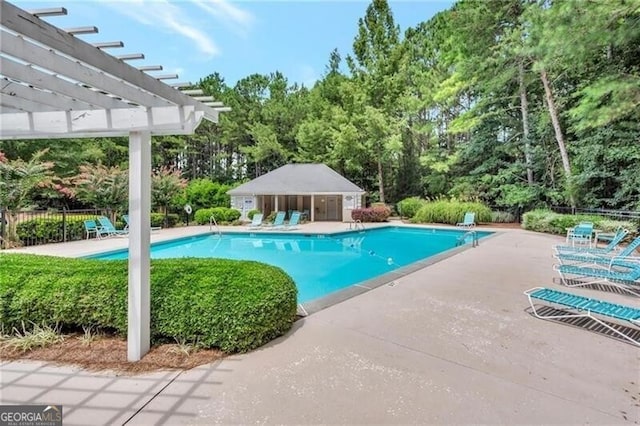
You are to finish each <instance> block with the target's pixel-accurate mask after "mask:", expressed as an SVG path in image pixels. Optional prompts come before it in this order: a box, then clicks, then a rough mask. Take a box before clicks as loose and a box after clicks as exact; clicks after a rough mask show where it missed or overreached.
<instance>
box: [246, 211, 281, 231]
mask: <svg viewBox="0 0 640 426" xmlns="http://www.w3.org/2000/svg"><path fill="white" fill-rule="evenodd" d="M286 215H287V212H278V213H277V214H276V217H275V218H274V219H273V223H268V224H264V225H262V226H265V227H269V228H281V227H283V226H284V218H285V216H286ZM254 217H255V216H254Z"/></svg>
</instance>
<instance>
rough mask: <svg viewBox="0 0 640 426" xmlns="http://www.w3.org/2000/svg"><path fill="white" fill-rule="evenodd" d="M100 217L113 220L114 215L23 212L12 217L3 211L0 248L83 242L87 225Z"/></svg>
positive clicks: (83, 211) (91, 212) (82, 212)
mask: <svg viewBox="0 0 640 426" xmlns="http://www.w3.org/2000/svg"><path fill="white" fill-rule="evenodd" d="M98 216H107V217H111V212H110V211H106V210H100V209H87V210H66V209H63V210H32V211H20V212H17V213H14V214H12V215H10V213H9V212H8V211H7V210H0V243H1V244H0V247H1V248H3V249H5V248H10V247H14V246H34V245H38V244H47V243H60V242H66V241H76V240H81V239H83V238H86V233H85V229H84V221H85V220H88V219H96V218H97V217H98ZM10 234H14V235H10Z"/></svg>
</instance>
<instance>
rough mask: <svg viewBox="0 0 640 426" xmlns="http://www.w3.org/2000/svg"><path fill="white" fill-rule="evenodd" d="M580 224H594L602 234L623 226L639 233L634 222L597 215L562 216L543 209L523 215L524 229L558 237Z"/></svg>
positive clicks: (634, 232)
mask: <svg viewBox="0 0 640 426" xmlns="http://www.w3.org/2000/svg"><path fill="white" fill-rule="evenodd" d="M580 222H593V226H594V227H595V228H596V229H600V230H602V232H615V231H616V229H618V227H619V226H622V227H623V228H627V229H628V230H629V231H630V232H631V234H632V235H635V234H637V233H638V226H637V224H635V223H634V222H632V221H623V220H611V219H607V218H604V217H602V216H597V215H587V214H577V215H572V214H560V213H555V212H552V211H551V210H543V209H539V210H531V211H529V212H527V213H525V214H524V215H522V227H523V228H524V229H527V230H529V231H537V232H546V233H550V234H558V235H566V233H567V228H572V227H574V226H576V225H577V224H578V223H580Z"/></svg>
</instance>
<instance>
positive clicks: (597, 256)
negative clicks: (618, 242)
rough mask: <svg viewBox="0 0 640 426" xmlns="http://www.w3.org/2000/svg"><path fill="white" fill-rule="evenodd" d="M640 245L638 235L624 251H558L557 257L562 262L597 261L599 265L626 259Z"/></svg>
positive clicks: (631, 255)
mask: <svg viewBox="0 0 640 426" xmlns="http://www.w3.org/2000/svg"><path fill="white" fill-rule="evenodd" d="M638 247H640V237H637V238H636V239H635V240H633V241H631V243H629V244H628V245H627V246H626V247H625V248H624V249H623V250H622V251H620V252H609V253H592V252H583V251H574V252H569V251H564V252H560V253H557V254H556V255H555V257H556V258H557V259H558V260H559V261H560V263H563V264H564V263H595V264H599V265H608V264H610V263H611V261H612V260H613V259H615V258H618V259H619V260H620V261H624V258H627V257H633V253H634V252H635V251H636V249H637V248H638Z"/></svg>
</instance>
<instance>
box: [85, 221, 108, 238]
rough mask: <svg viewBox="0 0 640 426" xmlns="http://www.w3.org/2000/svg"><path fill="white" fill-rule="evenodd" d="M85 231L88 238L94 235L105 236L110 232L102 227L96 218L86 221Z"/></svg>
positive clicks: (97, 236)
mask: <svg viewBox="0 0 640 426" xmlns="http://www.w3.org/2000/svg"><path fill="white" fill-rule="evenodd" d="M84 233H85V235H86V238H87V240H88V239H89V238H91V236H92V235H94V236H95V237H96V238H97V239H100V238H102V237H103V236H109V232H108V231H106V230H104V229H102V227H101V226H99V225H98V224H97V223H96V221H95V220H93V219H88V220H85V221H84Z"/></svg>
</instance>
